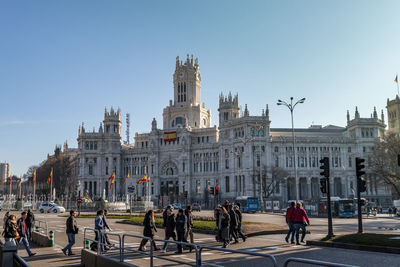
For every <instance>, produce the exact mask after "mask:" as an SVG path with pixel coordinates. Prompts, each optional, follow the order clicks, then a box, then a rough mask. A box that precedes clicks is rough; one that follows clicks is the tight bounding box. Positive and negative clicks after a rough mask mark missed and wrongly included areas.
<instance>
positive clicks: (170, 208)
mask: <svg viewBox="0 0 400 267" xmlns="http://www.w3.org/2000/svg"><path fill="white" fill-rule="evenodd" d="M168 210H170V211H172V205H168V206H167V208H166V209H165V210H164V212H163V214H162V217H163V227H164V229H165V227H167V212H168Z"/></svg>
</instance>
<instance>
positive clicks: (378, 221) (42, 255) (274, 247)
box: [0, 211, 400, 267]
mask: <svg viewBox="0 0 400 267" xmlns="http://www.w3.org/2000/svg"><path fill="white" fill-rule="evenodd" d="M210 213H211V214H212V212H210ZM205 214H207V211H206V212H204V213H203V212H202V216H203V215H205ZM3 215H4V212H0V216H3ZM36 217H37V219H40V220H46V221H47V222H48V225H49V230H54V231H55V242H56V246H55V247H54V248H33V251H34V252H37V253H38V254H37V256H35V257H32V258H27V260H28V261H29V264H31V266H33V267H35V266H38V267H39V266H40V267H43V266H46V265H47V266H73V265H77V264H79V263H80V257H79V255H77V256H75V257H66V256H64V255H63V254H62V252H61V248H62V247H63V246H65V245H66V243H67V237H66V235H65V221H66V219H67V218H66V217H60V216H59V215H57V214H36ZM77 220H78V225H79V227H80V229H81V231H80V233H79V234H78V235H77V237H76V244H75V247H74V249H73V250H74V253H77V254H79V253H80V250H81V249H82V247H83V228H84V227H93V225H94V219H81V218H79V219H77ZM244 220H247V221H255V222H269V223H277V224H282V223H284V217H283V216H281V215H272V214H245V215H244ZM108 221H109V224H110V226H111V228H112V230H113V232H115V233H118V234H123V233H130V234H138V235H141V234H142V231H143V227H141V226H135V225H126V224H119V223H116V221H117V220H112V219H108ZM326 221H327V220H326V219H323V218H312V219H311V226H310V227H309V230H310V231H311V234H310V235H308V236H307V237H306V239H316V238H319V237H322V236H324V235H326V224H327V222H326ZM356 223H357V220H356V219H334V231H335V234H341V233H351V232H355V231H356V229H357V224H356ZM397 227H399V228H400V224H399V220H398V219H397V218H389V217H388V216H382V217H374V218H372V219H371V218H370V219H365V220H364V228H365V231H366V232H384V233H392V234H399V235H400V229H397ZM157 237H158V238H160V239H163V237H164V231H163V229H159V231H158V232H157ZM110 240H111V242H112V243H118V240H117V238H116V237H113V236H110ZM139 242H140V239H137V238H129V239H127V241H126V245H127V246H129V247H133V248H137V247H138V246H139ZM158 243H159V246H161V245H162V243H161V242H158ZM195 243H197V244H198V245H200V246H202V245H203V246H216V247H221V244H220V243H217V242H216V241H215V238H214V236H213V235H207V234H195ZM229 248H231V249H244V250H247V251H251V252H260V253H269V254H271V255H274V256H275V257H276V259H277V261H278V264H279V266H282V264H283V262H284V261H285V260H286V259H287V258H289V257H303V258H310V259H317V260H325V261H331V262H338V263H346V264H354V265H356V266H382V265H387V266H400V256H399V255H395V254H384V253H373V252H362V251H356V250H344V249H335V248H321V247H313V246H304V245H300V246H293V245H289V244H286V242H285V241H284V236H283V235H264V236H257V237H252V238H249V239H248V241H246V242H245V243H243V242H240V243H239V244H235V245H231V246H230V247H229ZM174 251H175V245H173V244H171V245H169V251H168V252H167V253H165V254H162V255H164V256H168V257H169V258H171V259H178V260H182V261H185V262H194V260H195V255H194V253H188V252H185V253H184V254H182V255H175V254H174ZM19 253H20V254H21V255H22V256H23V257H26V255H27V254H26V251H25V250H24V249H22V247H21V249H20V252H19ZM107 255H109V256H110V257H116V256H117V255H116V253H115V252H113V251H109V252H107ZM202 260H203V263H204V262H205V263H208V264H209V266H246V267H248V266H249V264H252V265H254V266H269V265H268V264H269V261H268V259H266V258H259V257H254V256H249V255H242V254H230V253H224V252H219V251H212V250H210V251H209V250H204V251H203V252H202ZM125 262H127V263H130V264H132V265H133V266H149V258H148V257H147V256H145V255H144V256H143V255H138V254H137V253H131V252H128V253H127V255H126V258H125ZM154 265H155V266H166V265H168V266H174V265H176V266H177V265H180V264H175V263H173V262H170V261H165V260H160V259H156V260H155V262H154ZM290 266H308V265H303V264H298V263H293V264H291V265H290Z"/></svg>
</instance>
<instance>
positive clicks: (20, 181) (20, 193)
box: [19, 177, 22, 199]
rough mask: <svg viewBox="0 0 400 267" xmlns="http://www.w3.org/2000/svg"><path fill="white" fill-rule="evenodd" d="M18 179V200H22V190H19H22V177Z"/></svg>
mask: <svg viewBox="0 0 400 267" xmlns="http://www.w3.org/2000/svg"><path fill="white" fill-rule="evenodd" d="M19 179H20V180H19V198H20V199H22V190H21V188H22V177H21V178H19Z"/></svg>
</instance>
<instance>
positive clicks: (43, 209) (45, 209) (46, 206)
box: [39, 203, 65, 213]
mask: <svg viewBox="0 0 400 267" xmlns="http://www.w3.org/2000/svg"><path fill="white" fill-rule="evenodd" d="M39 211H40V213H50V212H54V213H64V212H65V208H64V207H61V206H59V205H57V204H54V203H41V204H40V206H39Z"/></svg>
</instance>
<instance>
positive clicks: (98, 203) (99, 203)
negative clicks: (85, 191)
mask: <svg viewBox="0 0 400 267" xmlns="http://www.w3.org/2000/svg"><path fill="white" fill-rule="evenodd" d="M95 207H96V210H104V209H106V202H105V201H104V199H103V198H99V199H98V200H96V204H95Z"/></svg>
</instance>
